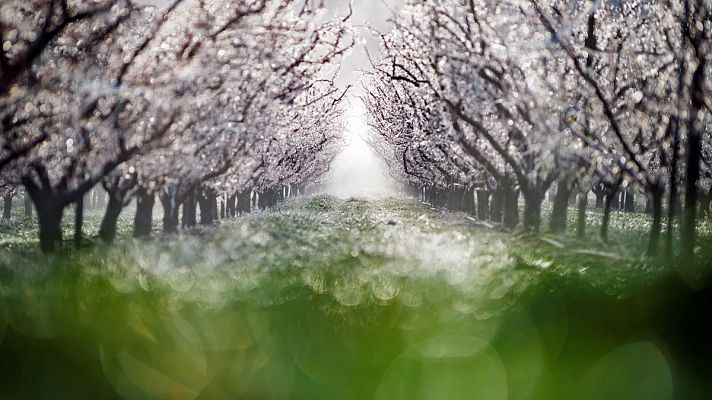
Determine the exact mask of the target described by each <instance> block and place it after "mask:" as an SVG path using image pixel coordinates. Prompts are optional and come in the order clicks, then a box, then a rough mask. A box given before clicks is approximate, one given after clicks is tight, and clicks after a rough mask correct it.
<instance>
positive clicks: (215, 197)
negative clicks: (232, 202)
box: [208, 190, 220, 222]
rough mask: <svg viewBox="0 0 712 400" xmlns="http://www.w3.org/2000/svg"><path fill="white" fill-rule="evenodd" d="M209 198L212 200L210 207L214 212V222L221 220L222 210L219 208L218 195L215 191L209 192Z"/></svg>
mask: <svg viewBox="0 0 712 400" xmlns="http://www.w3.org/2000/svg"><path fill="white" fill-rule="evenodd" d="M208 198H209V199H210V207H211V208H212V210H213V222H215V221H217V220H218V219H219V218H220V209H219V208H218V195H217V193H215V191H214V190H210V191H209V192H208Z"/></svg>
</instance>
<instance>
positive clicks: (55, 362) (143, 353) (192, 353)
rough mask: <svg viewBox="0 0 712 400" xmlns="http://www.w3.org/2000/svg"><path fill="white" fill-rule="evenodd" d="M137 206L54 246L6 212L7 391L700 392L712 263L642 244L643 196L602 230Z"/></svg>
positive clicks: (345, 204)
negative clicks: (578, 235)
mask: <svg viewBox="0 0 712 400" xmlns="http://www.w3.org/2000/svg"><path fill="white" fill-rule="evenodd" d="M130 215H131V214H130V213H125V214H124V217H122V218H125V217H126V216H128V217H127V218H128V219H125V220H123V222H122V227H121V232H120V233H121V236H120V238H119V240H118V242H117V243H116V244H115V245H113V246H103V245H101V244H98V243H96V244H94V245H93V246H91V247H89V248H87V249H85V250H83V251H82V252H79V253H77V252H73V251H66V252H65V253H63V254H61V255H57V256H47V255H42V254H40V253H38V252H37V251H36V250H33V249H32V248H31V247H30V246H31V245H32V243H29V244H28V241H31V231H32V229H33V224H32V223H30V222H22V223H19V224H18V223H16V224H13V225H12V226H13V228H12V229H11V228H9V226H10V225H3V226H2V228H1V229H2V231H1V232H2V233H1V234H0V238H2V239H1V240H3V242H2V243H3V244H2V250H0V342H1V343H0V376H1V377H0V397H2V398H28V399H29V398H87V399H90V398H127V399H193V398H200V399H222V398H246V399H257V398H259V399H262V398H276V399H282V398H293V399H303V398H309V399H334V398H339V399H372V398H375V399H458V398H468V399H471V398H476V399H570V398H584V399H588V398H590V399H599V398H616V399H642V398H645V399H671V398H679V399H688V398H707V396H708V395H710V394H712V387H711V385H712V384H711V383H710V382H709V379H708V377H709V376H712V375H711V374H712V366H711V365H710V363H709V362H708V361H709V359H710V358H709V357H710V356H712V351H711V345H710V344H709V340H708V338H709V334H710V332H709V328H706V326H707V325H706V324H705V322H706V320H707V319H708V314H707V313H706V312H705V304H707V303H708V302H709V300H710V298H711V297H712V296H710V289H709V286H706V285H705V281H704V280H702V279H701V278H700V276H703V275H702V274H701V272H704V271H707V269H708V268H709V266H708V265H705V264H704V263H703V262H701V263H700V264H701V265H702V266H701V267H700V268H698V269H696V270H695V271H696V272H697V273H698V274H696V275H690V274H681V273H680V271H681V268H677V267H672V266H670V265H668V264H667V263H665V262H662V261H659V260H655V259H649V258H646V257H644V256H642V253H641V252H640V251H639V250H638V249H639V248H640V246H641V243H644V242H645V240H646V238H645V224H644V223H643V222H636V221H637V219H643V218H645V217H644V216H642V215H640V214H635V215H629V216H620V215H616V216H614V220H615V221H619V220H620V219H621V218H623V217H624V218H630V219H631V221H630V222H626V223H625V224H626V225H625V226H623V225H618V222H616V223H615V224H614V225H613V227H612V228H613V229H612V231H611V238H624V239H617V241H615V242H613V243H609V244H604V243H601V242H598V241H596V240H593V239H589V240H587V241H578V240H575V239H572V238H569V237H550V236H546V235H543V236H524V235H522V234H517V233H515V234H508V233H501V232H497V231H495V230H491V229H486V228H482V227H479V226H477V225H476V224H475V223H474V222H472V221H470V220H468V219H466V218H465V217H464V215H462V214H453V213H448V212H442V211H437V210H431V209H427V208H425V207H424V206H422V205H421V204H418V203H416V202H413V201H409V200H404V199H384V200H377V201H375V200H365V199H350V200H347V201H344V200H338V199H335V198H331V197H327V196H317V197H312V198H303V199H296V200H290V201H288V202H287V203H286V204H283V205H281V206H279V207H278V208H276V209H274V210H271V211H264V212H256V213H252V214H249V215H247V216H244V217H241V218H238V219H236V220H234V221H227V222H223V223H221V224H220V225H219V226H218V227H216V228H215V229H208V230H203V231H199V232H194V233H192V234H182V235H175V236H170V237H159V238H157V239H153V240H149V241H137V240H133V239H131V238H130V237H129V235H128V234H129V232H130V229H129V228H130V224H129V221H130ZM636 218H637V219H636ZM67 219H68V220H69V218H67ZM98 219H99V216H98V214H97V215H95V214H92V213H90V214H89V215H88V217H87V221H88V223H87V232H88V233H89V232H92V229H94V226H95V225H96V224H98V223H97V222H96V220H98ZM592 219H593V218H592ZM67 227H68V228H70V225H68V226H67ZM591 236H593V235H591ZM15 237H17V238H19V239H17V240H14V239H13V238H15ZM28 238H30V239H28ZM707 238H708V236H704V237H703V240H702V243H703V245H702V246H701V247H700V250H699V255H700V259H701V260H703V259H704V258H703V257H706V253H705V251H707V249H709V246H708V245H706V243H708V242H707V240H708V239H707ZM68 247H69V246H68ZM706 302H707V303H706ZM37 382H42V383H43V384H41V385H40V384H37Z"/></svg>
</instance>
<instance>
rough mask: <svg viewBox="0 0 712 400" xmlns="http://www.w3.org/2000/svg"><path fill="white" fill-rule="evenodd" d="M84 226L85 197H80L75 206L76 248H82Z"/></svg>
mask: <svg viewBox="0 0 712 400" xmlns="http://www.w3.org/2000/svg"><path fill="white" fill-rule="evenodd" d="M83 226H84V196H80V197H79V199H78V200H77V202H76V203H75V206H74V247H76V248H77V249H78V248H80V247H82V227H83Z"/></svg>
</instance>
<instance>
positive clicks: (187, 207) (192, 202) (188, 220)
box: [181, 187, 198, 228]
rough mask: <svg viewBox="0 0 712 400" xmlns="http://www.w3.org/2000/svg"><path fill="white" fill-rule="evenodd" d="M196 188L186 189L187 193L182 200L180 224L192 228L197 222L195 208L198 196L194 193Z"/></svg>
mask: <svg viewBox="0 0 712 400" xmlns="http://www.w3.org/2000/svg"><path fill="white" fill-rule="evenodd" d="M196 191H197V189H196V188H195V187H193V188H192V189H190V190H189V191H188V195H187V196H186V198H185V200H184V201H183V220H182V223H181V226H183V227H184V228H192V227H194V226H196V225H197V224H198V217H197V208H198V198H197V195H196Z"/></svg>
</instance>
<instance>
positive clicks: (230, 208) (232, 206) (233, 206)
mask: <svg viewBox="0 0 712 400" xmlns="http://www.w3.org/2000/svg"><path fill="white" fill-rule="evenodd" d="M227 215H228V216H229V217H230V218H235V216H236V215H237V193H233V194H231V195H230V197H228V198H227Z"/></svg>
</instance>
